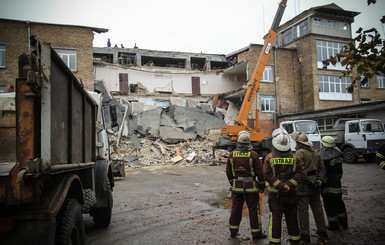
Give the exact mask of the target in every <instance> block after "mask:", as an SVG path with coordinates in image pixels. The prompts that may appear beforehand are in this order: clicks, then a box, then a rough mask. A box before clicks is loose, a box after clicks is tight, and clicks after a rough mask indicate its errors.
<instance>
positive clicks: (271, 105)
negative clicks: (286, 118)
mask: <svg viewBox="0 0 385 245" xmlns="http://www.w3.org/2000/svg"><path fill="white" fill-rule="evenodd" d="M274 101H275V99H274V95H269V94H263V95H261V112H275V102H274Z"/></svg>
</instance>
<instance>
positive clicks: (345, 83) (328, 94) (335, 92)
mask: <svg viewBox="0 0 385 245" xmlns="http://www.w3.org/2000/svg"><path fill="white" fill-rule="evenodd" d="M351 84H352V77H339V76H335V75H325V74H318V86H319V87H318V88H319V99H320V100H336V101H352V100H353V95H352V94H351V93H349V92H348V91H347V88H348V87H349V86H350V85H351Z"/></svg>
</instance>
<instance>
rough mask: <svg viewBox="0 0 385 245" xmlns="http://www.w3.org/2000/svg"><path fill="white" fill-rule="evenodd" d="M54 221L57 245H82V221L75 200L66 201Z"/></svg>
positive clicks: (78, 205) (79, 209) (83, 241)
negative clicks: (55, 222)
mask: <svg viewBox="0 0 385 245" xmlns="http://www.w3.org/2000/svg"><path fill="white" fill-rule="evenodd" d="M56 219H57V226H56V244H57V245H69V244H71V245H84V243H85V231H84V221H83V215H82V212H81V207H80V204H79V202H78V201H77V200H75V199H66V200H65V201H64V203H63V206H62V207H61V209H60V211H59V214H58V216H57V217H56Z"/></svg>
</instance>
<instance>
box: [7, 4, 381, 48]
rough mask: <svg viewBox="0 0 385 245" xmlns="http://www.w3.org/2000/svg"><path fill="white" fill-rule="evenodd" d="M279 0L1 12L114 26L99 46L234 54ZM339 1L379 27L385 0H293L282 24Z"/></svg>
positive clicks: (256, 35) (32, 7) (267, 20)
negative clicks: (373, 0) (372, 2)
mask: <svg viewBox="0 0 385 245" xmlns="http://www.w3.org/2000/svg"><path fill="white" fill-rule="evenodd" d="M279 2H280V1H279V0H194V1H192V0H189V1H187V0H103V1H102V0H65V1H63V0H0V18H6V19H17V20H29V21H32V22H33V21H35V22H47V23H55V24H71V25H81V26H91V27H99V28H105V29H109V31H108V32H107V33H104V34H95V38H94V47H104V46H106V42H107V38H111V42H112V45H115V44H118V45H119V46H120V44H123V45H124V46H125V47H126V48H127V47H128V48H132V47H134V45H135V43H136V45H137V46H138V47H139V48H142V49H152V50H163V51H181V52H197V53H200V52H203V53H212V54H229V53H231V52H234V51H236V50H238V49H241V48H244V47H246V46H247V45H249V44H250V43H257V44H262V43H263V39H262V38H263V36H264V34H266V33H267V32H268V31H269V29H270V26H271V23H272V21H273V18H274V15H275V12H276V10H277V8H278V3H279ZM333 2H334V3H335V4H337V5H338V6H340V7H341V8H343V9H345V10H349V11H356V12H361V14H360V15H358V16H357V17H356V18H355V22H354V23H353V28H352V29H353V37H354V36H355V34H354V32H355V31H356V30H357V29H358V28H359V27H363V28H365V29H369V28H371V27H375V28H377V30H379V31H380V33H381V34H382V36H383V37H384V36H385V35H384V27H383V26H381V23H380V18H381V16H382V15H384V14H385V0H377V3H376V4H375V5H371V6H369V7H368V6H367V0H334V1H332V0H288V1H287V8H286V10H285V13H284V15H283V19H282V21H281V24H283V23H285V22H286V21H288V20H290V19H292V18H293V17H294V16H295V15H297V14H299V13H300V12H303V11H305V10H307V9H309V8H311V7H315V6H321V5H326V4H330V3H333Z"/></svg>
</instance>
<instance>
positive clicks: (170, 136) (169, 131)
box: [159, 126, 197, 144]
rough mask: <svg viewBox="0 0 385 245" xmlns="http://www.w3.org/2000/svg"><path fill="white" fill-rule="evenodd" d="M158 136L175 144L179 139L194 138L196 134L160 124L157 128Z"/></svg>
mask: <svg viewBox="0 0 385 245" xmlns="http://www.w3.org/2000/svg"><path fill="white" fill-rule="evenodd" d="M159 137H160V138H161V139H162V140H163V141H165V142H167V143H171V144H175V143H178V142H181V141H189V140H194V139H195V138H196V137H197V135H196V133H195V132H187V133H185V132H183V129H181V128H175V127H168V126H162V127H160V129H159Z"/></svg>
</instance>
